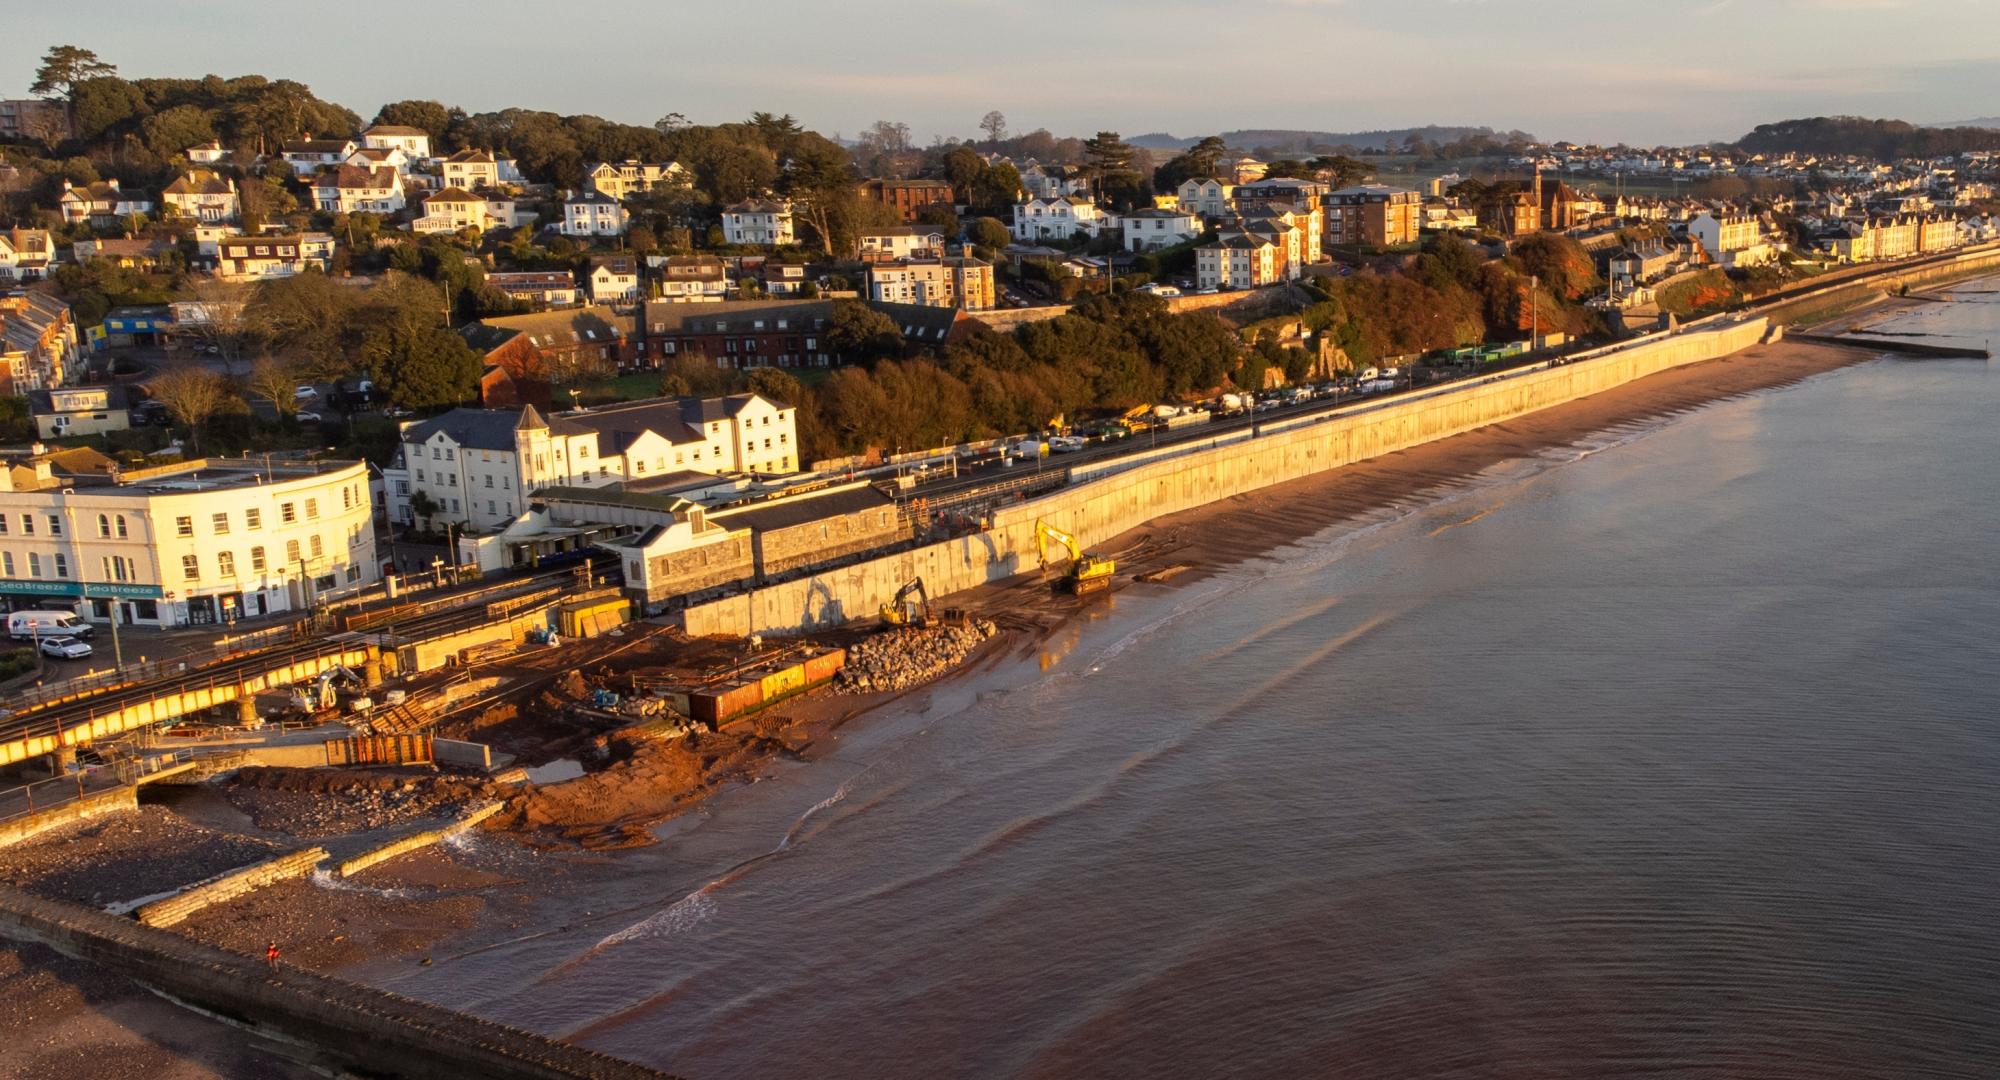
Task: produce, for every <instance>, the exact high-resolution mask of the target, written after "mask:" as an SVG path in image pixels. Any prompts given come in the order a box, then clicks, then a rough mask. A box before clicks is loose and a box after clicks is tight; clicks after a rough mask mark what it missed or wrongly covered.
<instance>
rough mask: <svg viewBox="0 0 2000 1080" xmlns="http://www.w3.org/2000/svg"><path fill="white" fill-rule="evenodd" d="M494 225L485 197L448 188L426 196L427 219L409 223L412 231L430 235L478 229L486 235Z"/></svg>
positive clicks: (461, 189)
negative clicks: (486, 231)
mask: <svg viewBox="0 0 2000 1080" xmlns="http://www.w3.org/2000/svg"><path fill="white" fill-rule="evenodd" d="M493 225H494V221H493V214H492V212H491V211H490V210H489V209H488V208H487V204H486V198H485V196H482V195H474V194H472V193H471V192H469V191H467V190H465V189H464V188H455V187H449V188H445V189H444V190H443V191H440V192H438V193H437V194H435V195H427V196H425V197H424V216H422V217H420V218H418V219H417V220H415V221H413V222H411V223H410V231H411V232H415V233H421V234H429V233H449V232H457V231H459V230H460V229H478V230H480V231H481V232H484V231H485V230H487V229H490V228H492V227H493Z"/></svg>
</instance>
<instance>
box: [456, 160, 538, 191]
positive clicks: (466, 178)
mask: <svg viewBox="0 0 2000 1080" xmlns="http://www.w3.org/2000/svg"><path fill="white" fill-rule="evenodd" d="M438 171H439V172H441V173H442V174H444V183H445V186H446V187H461V188H464V189H465V190H467V191H478V190H479V189H481V188H492V187H499V186H500V185H501V184H517V183H520V182H521V174H520V173H519V172H518V171H516V169H515V168H514V161H513V159H512V158H496V157H494V156H493V155H492V154H491V153H489V152H487V151H485V150H460V151H458V152H457V153H455V154H452V155H451V156H450V157H447V158H445V159H444V160H443V161H441V162H439V163H438Z"/></svg>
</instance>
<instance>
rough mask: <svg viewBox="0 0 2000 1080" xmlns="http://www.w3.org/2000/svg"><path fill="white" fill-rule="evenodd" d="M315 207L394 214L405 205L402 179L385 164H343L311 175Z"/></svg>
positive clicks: (343, 211) (336, 212) (330, 212)
mask: <svg viewBox="0 0 2000 1080" xmlns="http://www.w3.org/2000/svg"><path fill="white" fill-rule="evenodd" d="M311 188H312V198H313V206H314V208H315V209H318V210H322V211H325V212H326V213H329V214H357V213H358V214H393V213H395V212H397V211H398V210H401V209H402V208H403V205H404V203H403V180H402V177H400V176H397V175H396V170H394V169H391V168H388V167H387V166H382V167H379V168H373V169H363V168H359V167H357V166H354V165H340V166H337V167H335V168H333V169H331V170H328V171H326V172H323V173H320V174H319V175H317V176H315V177H313V179H312V184H311Z"/></svg>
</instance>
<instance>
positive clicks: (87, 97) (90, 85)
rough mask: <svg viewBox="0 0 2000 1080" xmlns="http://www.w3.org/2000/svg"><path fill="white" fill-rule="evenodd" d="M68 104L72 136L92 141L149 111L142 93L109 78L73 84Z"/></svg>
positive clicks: (108, 76) (135, 88) (127, 84)
mask: <svg viewBox="0 0 2000 1080" xmlns="http://www.w3.org/2000/svg"><path fill="white" fill-rule="evenodd" d="M69 103H70V104H69V111H70V125H71V128H72V134H74V135H75V136H76V137H77V138H78V139H83V140H96V139H98V138H100V137H102V136H104V135H105V134H107V133H109V132H110V131H111V130H112V129H113V128H115V127H118V126H119V125H121V124H126V123H128V122H129V121H132V120H134V119H135V118H137V117H141V116H144V115H145V114H146V113H147V112H148V111H149V110H148V108H147V105H146V95H145V93H144V92H143V91H141V90H140V89H139V88H138V87H137V86H135V85H133V84H132V83H129V82H126V81H125V80H124V79H120V78H116V77H114V76H110V75H101V76H98V77H97V78H93V79H85V80H83V81H82V82H80V83H77V84H76V86H75V87H74V88H73V89H71V91H70V95H69Z"/></svg>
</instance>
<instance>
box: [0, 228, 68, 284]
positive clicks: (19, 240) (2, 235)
mask: <svg viewBox="0 0 2000 1080" xmlns="http://www.w3.org/2000/svg"><path fill="white" fill-rule="evenodd" d="M54 257H55V243H54V241H53V240H52V239H51V238H50V237H49V231H48V230H47V229H7V230H5V231H0V282H5V283H7V284H13V283H15V282H19V281H36V280H39V279H40V278H42V277H43V276H44V275H45V274H47V273H48V269H49V260H51V259H52V258H54Z"/></svg>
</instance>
